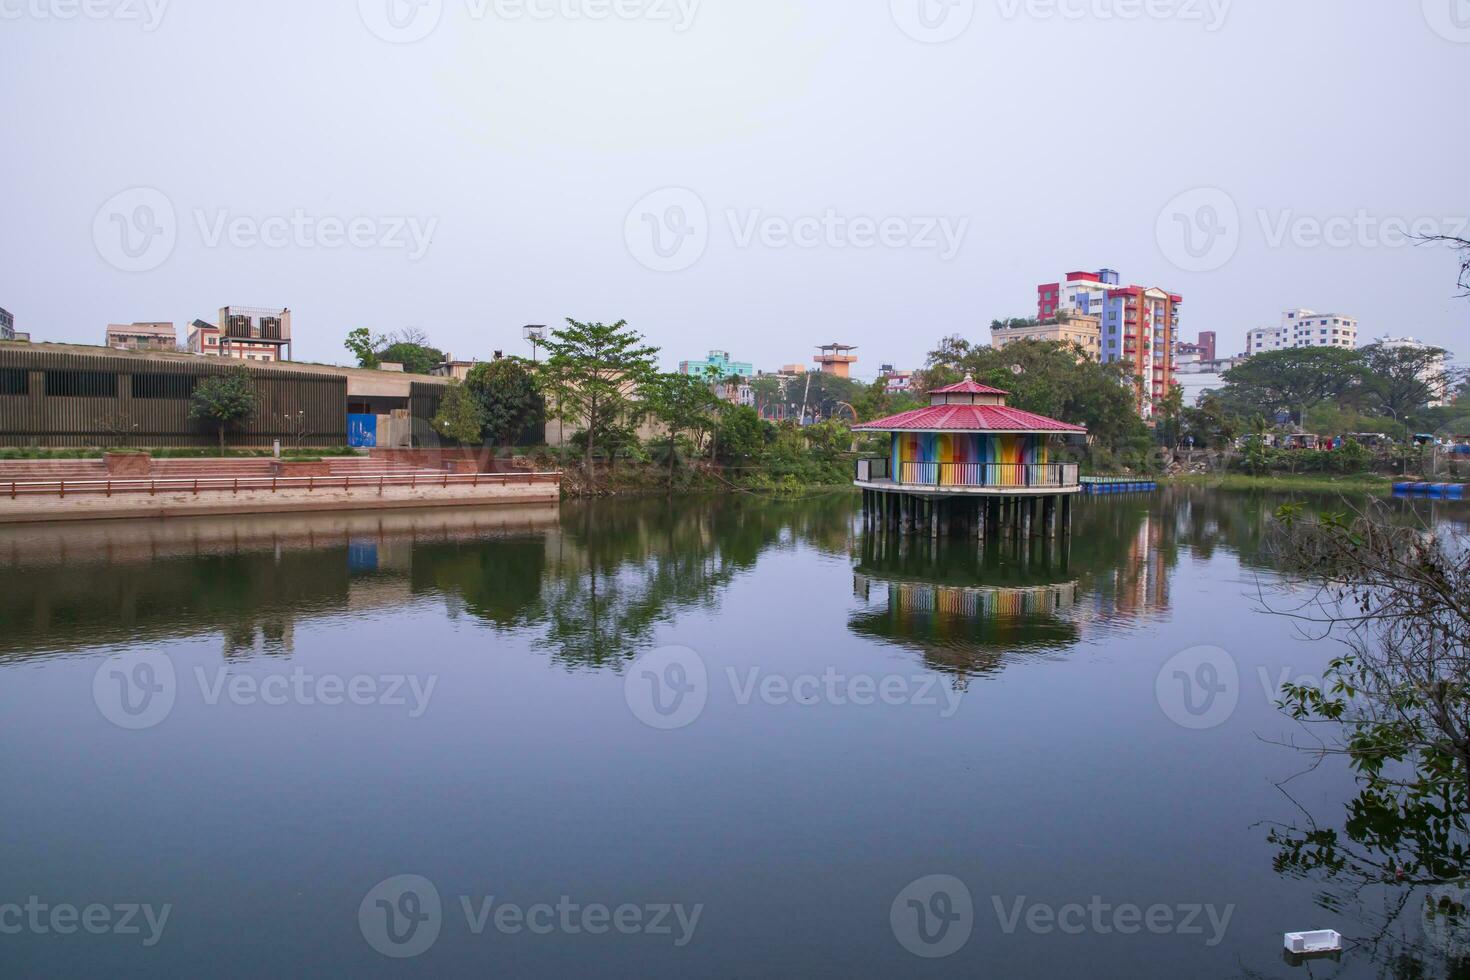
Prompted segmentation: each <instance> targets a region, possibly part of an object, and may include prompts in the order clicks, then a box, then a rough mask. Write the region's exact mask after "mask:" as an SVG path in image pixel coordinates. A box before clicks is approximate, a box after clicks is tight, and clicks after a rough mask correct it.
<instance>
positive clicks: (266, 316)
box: [188, 306, 291, 361]
mask: <svg viewBox="0 0 1470 980" xmlns="http://www.w3.org/2000/svg"><path fill="white" fill-rule="evenodd" d="M188 349H189V350H190V351H191V352H192V353H195V354H204V355H206V356H208V357H232V358H235V359H237V360H242V361H289V360H291V311H290V310H289V309H281V310H277V309H265V308H260V307H249V306H225V307H221V308H220V311H219V322H218V324H209V323H206V322H205V321H203V320H195V321H194V322H193V323H192V324H190V325H189V339H188Z"/></svg>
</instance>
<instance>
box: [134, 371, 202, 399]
mask: <svg viewBox="0 0 1470 980" xmlns="http://www.w3.org/2000/svg"><path fill="white" fill-rule="evenodd" d="M196 383H197V379H196V378H195V377H194V376H193V375H189V374H135V375H133V397H134V398H147V399H174V400H185V399H188V398H192V397H193V395H194V385H195V384H196Z"/></svg>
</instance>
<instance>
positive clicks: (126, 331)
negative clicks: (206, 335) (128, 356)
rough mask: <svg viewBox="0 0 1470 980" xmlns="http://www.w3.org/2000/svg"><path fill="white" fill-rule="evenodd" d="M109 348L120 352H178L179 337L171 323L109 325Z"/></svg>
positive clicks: (156, 321) (107, 342)
mask: <svg viewBox="0 0 1470 980" xmlns="http://www.w3.org/2000/svg"><path fill="white" fill-rule="evenodd" d="M106 344H107V346H108V347H115V348H117V349H118V350H164V351H167V350H178V349H179V335H178V331H176V330H175V329H174V325H173V324H172V323H170V322H163V321H159V320H154V321H152V322H148V323H109V324H108V325H107V339H106Z"/></svg>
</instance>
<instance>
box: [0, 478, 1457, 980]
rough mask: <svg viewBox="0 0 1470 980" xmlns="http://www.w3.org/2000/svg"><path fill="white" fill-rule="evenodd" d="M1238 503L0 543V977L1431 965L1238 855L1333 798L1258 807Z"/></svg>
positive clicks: (1296, 650) (757, 505)
mask: <svg viewBox="0 0 1470 980" xmlns="http://www.w3.org/2000/svg"><path fill="white" fill-rule="evenodd" d="M1277 503H1279V500H1278V499H1277V498H1270V497H1262V496H1254V495H1246V494H1234V495H1230V494H1222V493H1215V492H1209V491H1203V490H1187V491H1186V490H1177V489H1176V490H1169V491H1165V492H1161V493H1158V494H1151V495H1146V496H1136V497H1117V498H1102V499H1097V500H1084V501H1081V502H1080V503H1079V505H1078V513H1077V517H1076V528H1075V533H1074V535H1073V537H1072V540H1071V542H1070V544H1069V545H1068V546H1066V547H1063V546H1061V545H1060V544H1050V543H1041V542H1038V543H1037V544H1035V545H1033V546H1031V547H1028V548H1025V549H1018V548H1016V547H1015V546H1013V545H1011V544H1010V543H1002V542H994V541H992V542H990V543H989V545H988V546H986V547H983V548H982V547H980V546H978V545H976V544H975V543H973V542H961V541H953V540H951V541H945V542H942V543H941V544H940V545H939V546H938V547H937V548H936V546H934V545H933V544H932V543H931V542H929V541H927V540H923V539H914V540H911V541H909V542H907V543H905V544H900V543H899V542H897V541H894V540H889V541H886V542H885V541H882V540H874V539H872V538H871V537H870V538H867V539H865V538H864V535H863V531H862V524H861V520H860V516H859V514H858V513H857V511H856V504H857V501H856V500H855V499H854V498H851V497H849V496H846V495H839V496H834V497H824V498H814V499H809V500H802V501H795V502H781V501H775V502H773V501H767V500H761V499H756V498H752V497H747V496H736V497H730V498H722V499H700V500H686V501H680V502H678V503H676V504H673V505H670V504H668V503H667V502H664V501H639V502H632V503H628V502H620V503H610V504H595V505H586V506H583V505H569V506H566V507H561V508H558V507H544V508H534V509H517V510H488V511H487V510H481V511H438V512H425V513H407V512H404V513H388V514H382V515H361V514H359V515H343V516H336V515H325V516H323V515H314V516H307V517H300V518H277V517H262V518H242V519H225V520H217V519H199V520H179V521H175V522H167V523H114V524H92V525H79V526H73V527H55V526H38V527H30V528H10V529H0V569H3V573H4V579H3V581H4V585H3V588H0V736H3V744H0V766H3V772H4V775H5V784H6V787H7V789H6V792H5V793H4V794H3V795H0V974H3V975H5V976H37V977H42V976H45V977H60V976H83V975H106V976H114V977H121V976H138V977H144V976H147V977H154V976H241V977H245V976H264V975H282V976H285V975H316V976H333V975H344V976H399V975H409V974H414V973H421V974H429V975H438V976H487V975H511V976H533V975H534V976H569V975H590V974H598V975H607V976H731V977H733V976H756V975H768V974H781V975H791V976H833V977H836V976H900V975H934V976H989V977H1021V976H1026V977H1031V976H1038V977H1041V976H1044V977H1074V976H1087V977H1090V978H1094V980H1102V978H1133V977H1139V976H1160V977H1245V976H1308V975H1310V976H1328V975H1333V976H1345V977H1360V976H1361V977H1370V976H1395V975H1402V976H1420V975H1426V976H1436V975H1439V974H1440V972H1442V969H1443V958H1444V956H1445V955H1447V954H1449V953H1453V952H1456V951H1457V949H1458V951H1460V952H1463V951H1464V950H1463V948H1458V947H1456V945H1455V944H1456V943H1459V942H1460V938H1459V937H1458V936H1455V935H1447V934H1446V933H1445V932H1444V930H1443V929H1440V930H1436V929H1434V928H1433V927H1432V926H1426V925H1425V924H1424V923H1423V922H1422V921H1421V920H1422V918H1423V916H1422V915H1421V913H1420V908H1421V905H1422V901H1421V899H1420V898H1419V897H1417V896H1413V895H1407V896H1406V895H1405V894H1404V893H1403V891H1402V890H1400V889H1397V888H1394V887H1392V886H1373V887H1369V888H1367V889H1363V890H1360V891H1358V892H1356V893H1352V892H1350V891H1349V890H1347V889H1344V888H1342V887H1338V885H1339V883H1336V882H1332V881H1328V880H1324V879H1322V878H1321V877H1320V876H1295V875H1292V874H1287V873H1282V872H1278V870H1277V869H1276V866H1275V864H1274V861H1273V859H1274V858H1275V857H1276V855H1277V850H1278V848H1277V847H1275V846H1274V845H1272V844H1271V843H1270V842H1269V841H1268V839H1267V838H1268V835H1269V834H1270V832H1271V830H1272V828H1273V827H1276V826H1278V825H1286V826H1294V827H1298V828H1300V827H1303V826H1304V825H1305V821H1306V819H1307V815H1310V817H1311V818H1314V819H1315V820H1316V821H1317V822H1318V823H1320V824H1322V825H1324V826H1337V827H1340V826H1341V825H1342V822H1343V819H1344V812H1343V806H1344V804H1345V803H1346V802H1347V801H1348V800H1349V799H1350V798H1351V797H1352V795H1353V793H1354V788H1353V783H1352V780H1351V778H1350V776H1349V775H1348V774H1347V773H1345V772H1344V771H1342V769H1341V768H1340V767H1335V766H1332V765H1328V766H1325V767H1322V768H1320V769H1318V770H1317V771H1315V772H1313V773H1310V774H1308V775H1306V776H1303V777H1301V778H1299V779H1297V780H1295V781H1293V782H1291V783H1290V784H1288V785H1287V787H1286V790H1287V791H1286V792H1283V789H1282V788H1280V787H1279V786H1278V784H1279V783H1281V782H1282V781H1283V780H1286V779H1287V778H1288V777H1291V776H1292V775H1293V774H1294V773H1298V772H1300V771H1301V770H1303V769H1304V768H1306V767H1307V760H1305V759H1304V758H1303V757H1302V756H1301V755H1300V754H1299V753H1297V752H1295V751H1293V750H1292V749H1290V748H1286V747H1283V746H1282V745H1280V744H1276V743H1277V742H1278V741H1281V740H1289V739H1293V738H1296V739H1298V740H1300V739H1301V729H1300V728H1299V727H1298V726H1297V725H1295V723H1293V722H1291V721H1290V720H1289V719H1286V718H1285V717H1284V716H1283V715H1282V714H1281V713H1280V712H1279V711H1278V710H1277V709H1276V708H1275V706H1274V703H1273V702H1274V699H1275V696H1276V693H1275V692H1276V690H1277V689H1278V688H1279V686H1280V684H1281V683H1282V681H1283V680H1285V679H1294V678H1297V677H1301V676H1305V677H1309V678H1310V677H1315V676H1318V675H1320V673H1321V671H1322V670H1323V668H1324V666H1325V665H1326V664H1327V662H1328V661H1329V660H1330V659H1331V658H1332V657H1333V656H1334V655H1336V654H1337V653H1338V652H1340V648H1339V647H1337V646H1335V645H1334V644H1332V643H1330V642H1318V641H1311V640H1308V639H1305V638H1303V637H1301V636H1300V635H1299V634H1298V632H1297V630H1296V629H1295V628H1294V626H1293V625H1292V623H1291V622H1289V621H1288V620H1286V619H1284V618H1282V617H1279V616H1273V615H1269V614H1267V613H1266V612H1263V611H1262V599H1261V595H1260V590H1261V589H1263V588H1264V589H1269V588H1270V587H1272V586H1273V585H1274V584H1275V582H1276V579H1275V576H1274V575H1273V573H1272V571H1271V567H1270V561H1269V558H1268V557H1267V556H1266V554H1265V552H1264V550H1263V545H1262V542H1263V535H1264V534H1265V531H1266V527H1267V524H1268V522H1269V518H1270V515H1271V513H1272V512H1273V510H1274V507H1275V506H1276V504H1277ZM1420 506H1421V509H1422V512H1423V515H1424V516H1425V517H1427V518H1429V519H1432V520H1443V521H1450V522H1454V523H1458V524H1461V525H1463V524H1464V521H1465V519H1466V516H1467V513H1470V511H1467V510H1466V509H1465V508H1464V507H1456V506H1454V505H1435V507H1434V508H1431V507H1430V505H1428V504H1425V505H1420ZM1288 794H1289V795H1288ZM165 916H166V918H165ZM1319 928H1333V929H1337V930H1338V931H1340V932H1342V933H1344V934H1345V935H1347V936H1349V937H1350V939H1352V940H1354V941H1361V940H1364V939H1370V938H1373V937H1384V938H1382V939H1380V940H1379V941H1378V942H1376V943H1375V944H1374V945H1372V946H1360V947H1358V948H1355V949H1351V950H1349V951H1348V952H1347V953H1346V954H1344V956H1343V957H1342V959H1341V962H1340V963H1333V962H1327V963H1315V964H1312V965H1311V966H1310V967H1303V968H1299V967H1294V966H1292V965H1291V964H1288V963H1286V962H1284V961H1283V958H1282V956H1281V936H1282V933H1283V932H1285V931H1297V930H1305V929H1319ZM1404 949H1409V950H1411V951H1412V953H1411V954H1410V955H1411V956H1412V957H1417V958H1419V959H1420V960H1421V961H1422V966H1423V970H1424V972H1422V973H1418V972H1414V971H1413V969H1411V968H1409V967H1405V966H1403V965H1402V964H1399V963H1396V962H1395V961H1394V957H1396V956H1399V955H1400V954H1402V952H1403V951H1404ZM939 954H947V955H939Z"/></svg>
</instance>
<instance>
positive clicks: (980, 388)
mask: <svg viewBox="0 0 1470 980" xmlns="http://www.w3.org/2000/svg"><path fill="white" fill-rule="evenodd" d="M929 394H931V395H1009V394H1010V392H1009V391H1001V390H1000V389H999V388H992V387H990V386H989V385H982V384H980V383H979V382H977V381H975V380H974V379H972V378H966V379H965V380H963V381H961V382H960V383H959V384H957V385H950V386H949V387H948V388H935V389H933V390H932V391H930V392H929Z"/></svg>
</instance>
